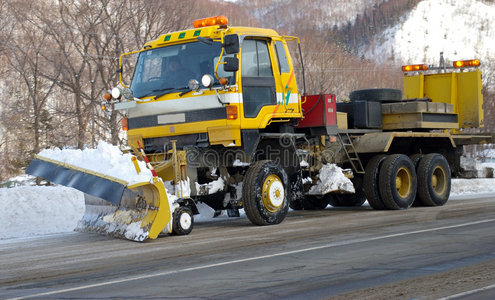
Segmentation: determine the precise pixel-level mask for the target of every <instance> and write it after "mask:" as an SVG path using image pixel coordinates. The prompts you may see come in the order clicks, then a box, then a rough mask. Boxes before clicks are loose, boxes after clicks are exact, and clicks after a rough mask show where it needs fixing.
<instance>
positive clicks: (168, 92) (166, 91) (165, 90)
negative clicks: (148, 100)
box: [153, 86, 189, 100]
mask: <svg viewBox="0 0 495 300" xmlns="http://www.w3.org/2000/svg"><path fill="white" fill-rule="evenodd" d="M184 89H189V87H187V86H183V87H178V88H166V89H160V90H154V91H153V92H159V91H162V92H164V93H161V94H158V95H156V96H155V97H154V98H153V100H156V99H158V98H160V97H161V96H163V95H166V94H170V93H172V92H178V91H182V90H184Z"/></svg>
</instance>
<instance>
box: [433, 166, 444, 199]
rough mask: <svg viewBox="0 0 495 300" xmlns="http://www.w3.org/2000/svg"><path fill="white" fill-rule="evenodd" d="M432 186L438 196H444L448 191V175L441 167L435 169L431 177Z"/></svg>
mask: <svg viewBox="0 0 495 300" xmlns="http://www.w3.org/2000/svg"><path fill="white" fill-rule="evenodd" d="M431 186H432V187H433V190H434V191H435V193H436V194H437V195H442V194H443V193H445V190H446V189H447V174H446V173H445V170H444V169H443V168H442V167H441V166H437V167H435V168H434V169H433V174H432V176H431Z"/></svg>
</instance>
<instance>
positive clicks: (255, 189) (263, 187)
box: [242, 160, 289, 225]
mask: <svg viewBox="0 0 495 300" xmlns="http://www.w3.org/2000/svg"><path fill="white" fill-rule="evenodd" d="M288 182H289V181H288V177H287V173H286V172H285V171H284V169H283V168H282V167H281V166H280V165H279V164H277V163H275V162H273V161H271V160H261V161H257V162H255V163H254V164H252V165H251V166H250V167H249V169H248V170H247V172H246V175H245V177H244V183H243V185H242V198H243V205H244V210H245V212H246V215H247V217H248V219H249V220H250V221H251V223H253V224H255V225H273V224H278V223H280V222H282V221H283V220H284V219H285V216H286V215H287V211H288V210H289V204H288V200H287V195H288V191H287V186H288V184H287V183H288Z"/></svg>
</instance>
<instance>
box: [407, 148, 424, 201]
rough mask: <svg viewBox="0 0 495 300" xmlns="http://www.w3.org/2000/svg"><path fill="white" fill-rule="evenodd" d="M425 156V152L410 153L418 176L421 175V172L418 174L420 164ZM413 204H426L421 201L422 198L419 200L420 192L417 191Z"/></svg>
mask: <svg viewBox="0 0 495 300" xmlns="http://www.w3.org/2000/svg"><path fill="white" fill-rule="evenodd" d="M424 156H425V155H424V154H421V153H416V154H413V155H409V159H411V161H412V163H413V165H414V168H415V169H416V176H419V174H418V166H419V162H420V161H421V159H422V158H423V157H424ZM418 189H419V178H418ZM412 206H413V207H418V206H424V205H423V203H421V200H419V194H418V193H416V198H415V199H414V201H413V204H412Z"/></svg>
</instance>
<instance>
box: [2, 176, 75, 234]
mask: <svg viewBox="0 0 495 300" xmlns="http://www.w3.org/2000/svg"><path fill="white" fill-rule="evenodd" d="M83 215H84V196H83V193H81V192H79V191H77V190H75V189H72V188H67V187H63V186H22V187H15V188H1V189H0V239H10V238H17V237H29V236H35V235H45V234H52V233H60V232H71V231H73V230H74V228H76V226H77V223H78V221H79V220H80V219H81V218H82V216H83Z"/></svg>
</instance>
